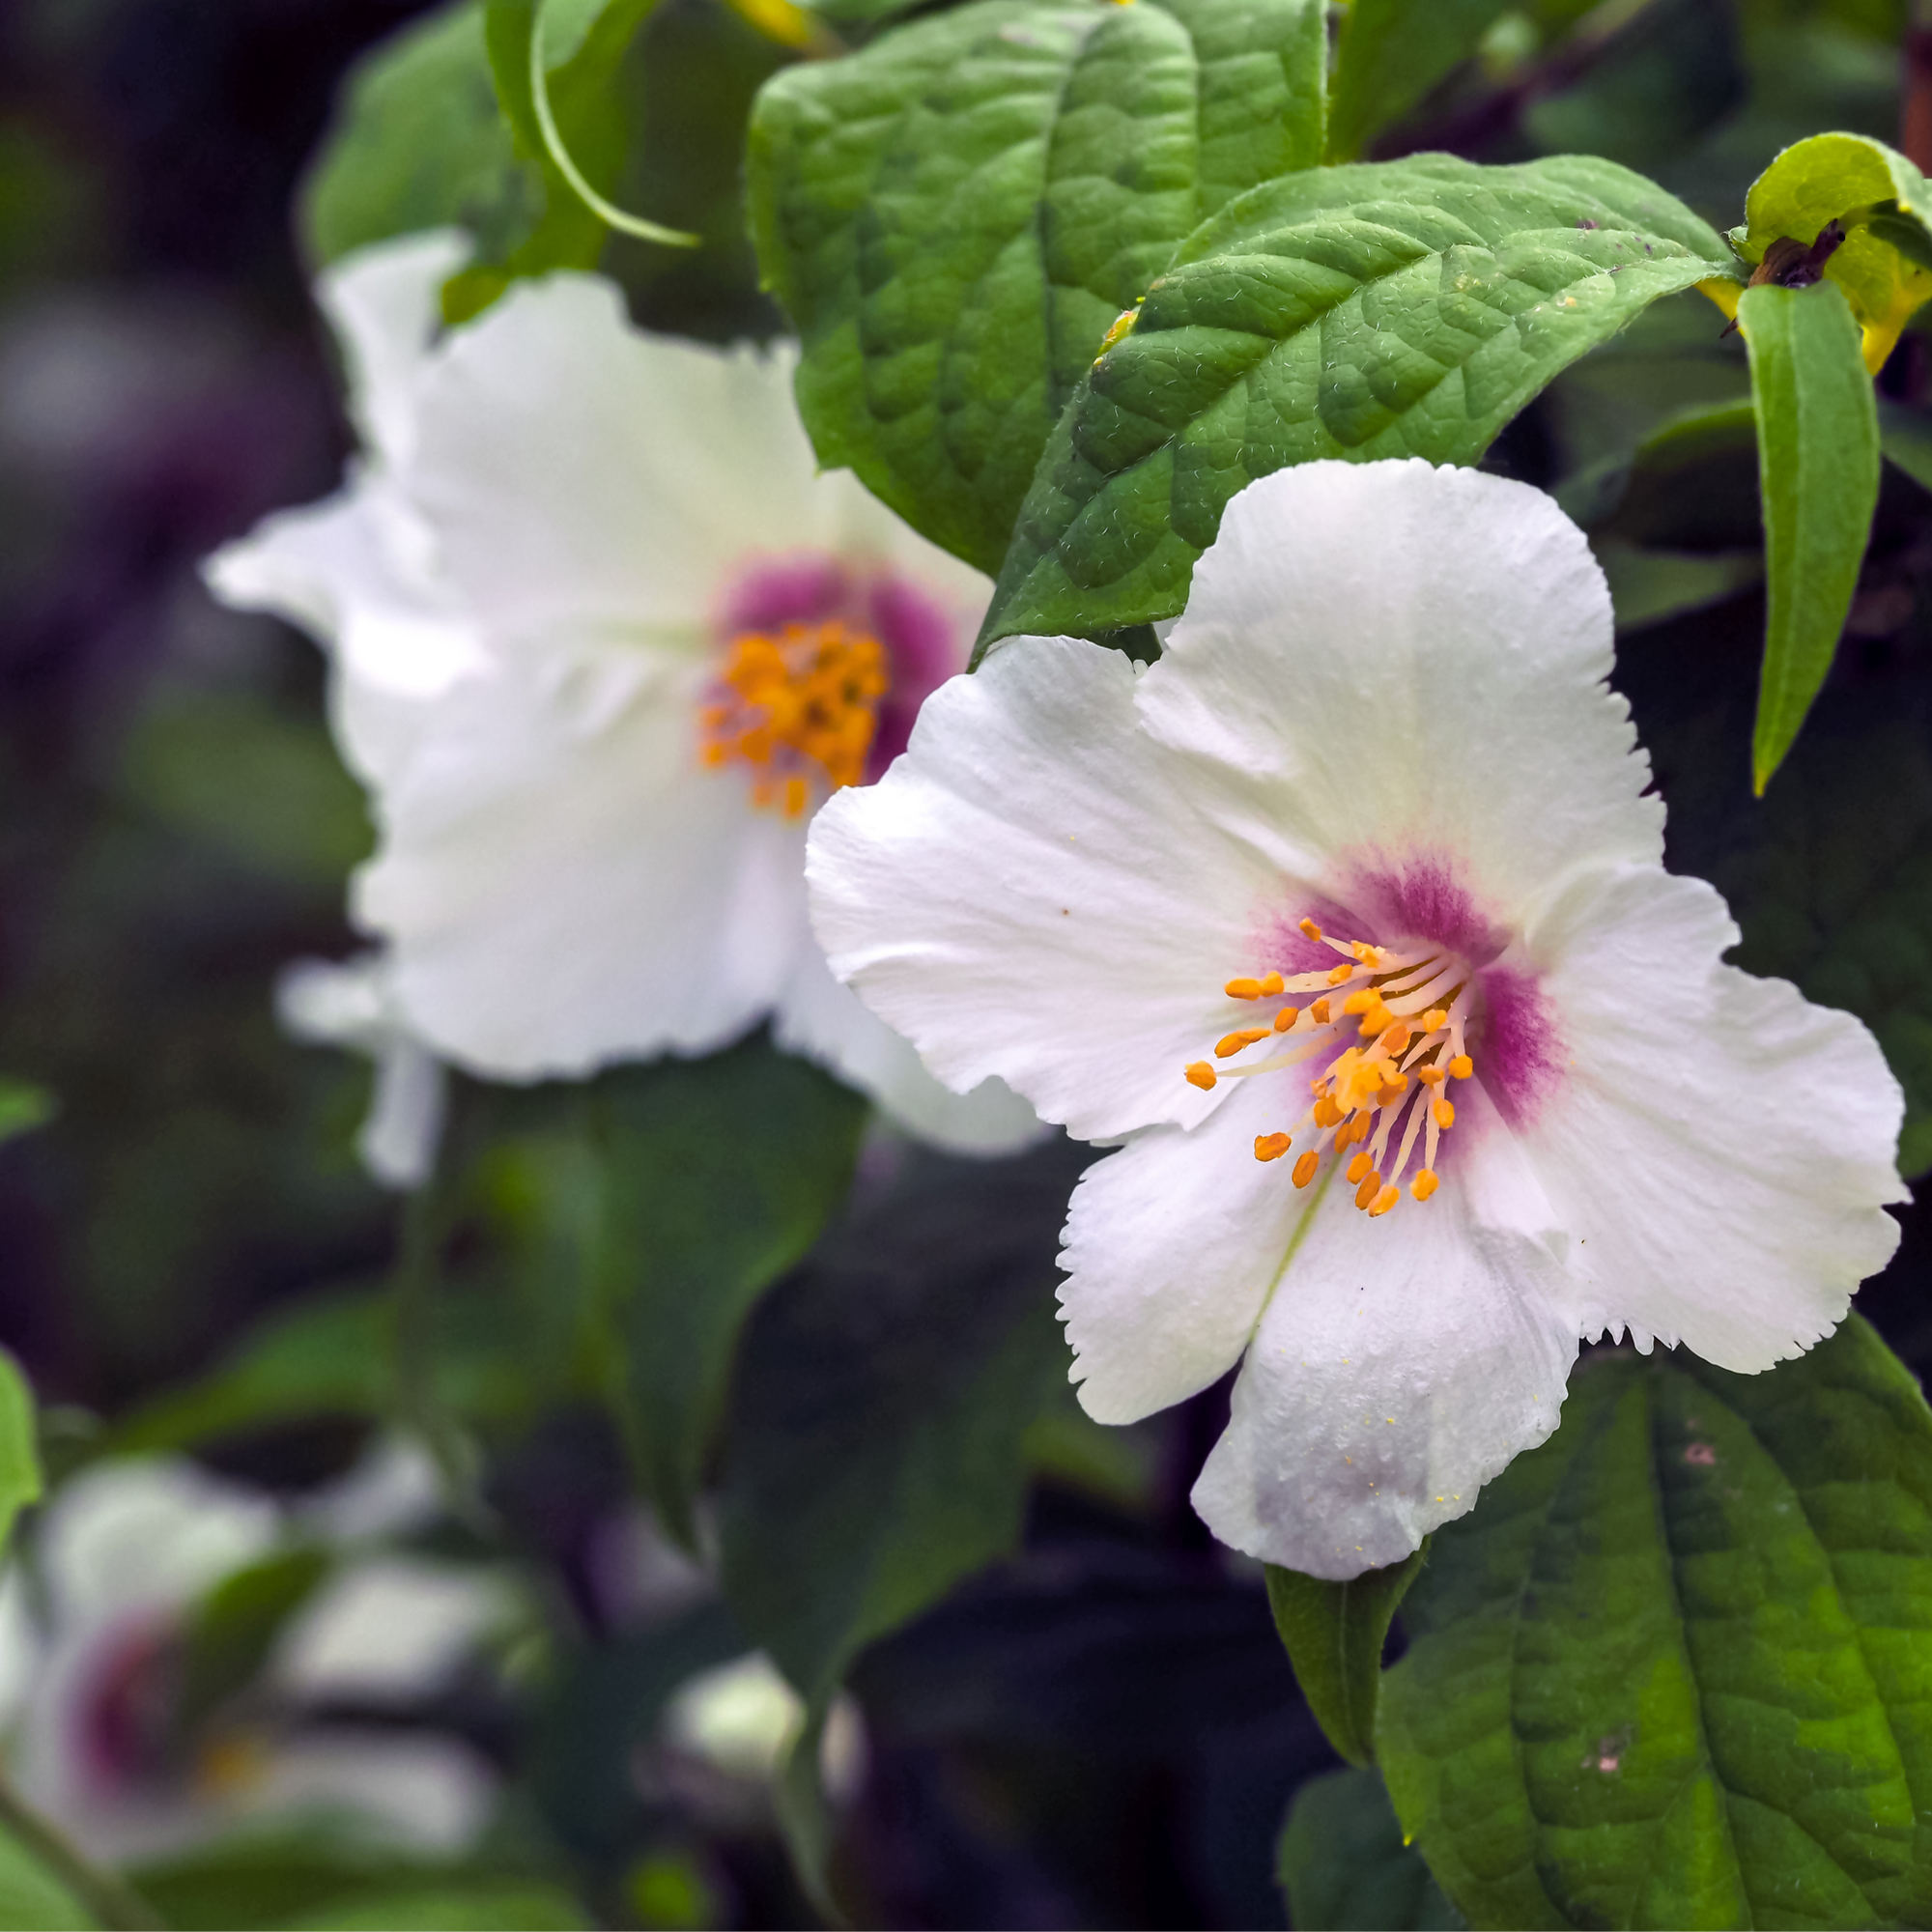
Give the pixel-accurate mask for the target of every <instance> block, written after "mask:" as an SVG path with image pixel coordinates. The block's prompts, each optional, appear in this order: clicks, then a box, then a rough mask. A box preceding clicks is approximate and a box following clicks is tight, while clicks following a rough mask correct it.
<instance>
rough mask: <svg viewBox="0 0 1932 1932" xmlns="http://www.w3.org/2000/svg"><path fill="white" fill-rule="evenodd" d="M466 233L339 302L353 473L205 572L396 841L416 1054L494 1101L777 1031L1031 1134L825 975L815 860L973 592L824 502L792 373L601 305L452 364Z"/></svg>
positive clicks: (853, 487) (385, 934) (394, 906)
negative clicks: (766, 1029) (296, 651)
mask: <svg viewBox="0 0 1932 1932" xmlns="http://www.w3.org/2000/svg"><path fill="white" fill-rule="evenodd" d="M464 246H465V244H464V243H463V242H462V241H461V240H460V239H459V238H457V237H455V236H453V235H449V234H433V235H427V236H418V237H412V238H408V239H406V240H403V241H397V242H387V243H383V244H380V245H378V246H377V247H374V248H371V249H368V250H365V251H363V252H361V253H360V254H358V255H355V256H353V257H350V258H347V259H345V260H344V261H343V262H342V263H340V264H338V265H336V267H334V268H333V269H331V270H329V271H328V273H327V275H326V276H325V277H324V278H323V280H322V283H321V285H320V288H319V291H318V296H319V299H320V301H321V303H322V305H323V307H324V309H325V310H326V311H327V314H328V316H329V319H330V321H331V322H332V323H333V325H334V327H335V329H336V332H337V334H338V336H339V338H340V340H341V343H342V347H343V354H344V357H345V360H346V362H347V364H348V368H349V374H350V380H351V385H352V401H353V408H354V412H355V419H356V423H357V426H358V428H359V430H360V433H361V436H362V440H363V443H364V451H365V453H364V456H363V458H362V460H361V461H360V463H359V464H358V465H357V466H356V468H355V470H354V472H353V474H352V476H351V479H350V482H349V486H348V488H347V489H346V490H345V491H344V492H343V493H342V494H341V495H340V496H338V497H333V498H331V499H330V500H328V501H327V502H326V503H323V504H320V505H317V506H314V507H312V508H308V509H304V510H298V511H294V512H289V513H285V514H283V515H280V516H277V517H273V518H270V520H269V521H268V522H267V523H266V524H265V525H264V526H262V527H261V529H260V530H258V531H257V532H256V533H255V534H254V535H253V536H251V537H249V538H248V539H246V540H245V541H243V542H241V543H240V544H237V545H234V546H231V547H230V548H229V549H227V550H225V551H223V552H222V553H221V554H219V555H217V556H216V557H214V558H213V559H212V561H211V563H210V566H209V571H208V576H209V581H210V582H211V584H212V585H213V588H214V589H215V591H216V592H217V594H218V595H220V596H221V597H223V598H225V599H226V600H227V601H229V602H230V603H233V604H236V605H240V606H244V607H249V608H255V609H262V610H270V611H276V612H278V613H280V614H282V615H284V616H287V617H290V618H292V619H293V620H294V621H296V622H298V623H299V624H302V625H304V626H305V627H306V628H307V629H309V630H310V631H311V632H313V633H314V634H316V635H317V636H318V637H320V638H322V639H324V640H325V641H326V642H327V644H328V646H329V648H330V652H331V661H332V666H333V680H332V694H333V698H332V701H333V710H334V722H335V726H336V731H337V736H338V739H339V741H340V743H341V746H342V749H343V753H344V756H345V757H346V758H347V760H348V762H349V763H350V765H351V766H352V767H353V768H354V769H355V772H356V773H357V774H358V775H359V776H360V777H361V778H362V780H363V781H364V782H365V783H366V784H367V785H368V786H369V788H370V791H371V793H372V800H373V807H374V811H375V816H376V820H377V825H378V830H379V835H380V843H379V849H378V852H377V854H376V857H375V858H374V859H373V860H372V861H371V862H370V863H369V864H368V865H367V866H366V867H363V869H362V870H361V872H360V873H359V874H358V876H357V878H356V880H355V892H354V907H353V909H354V912H355V919H356V921H357V923H358V924H360V925H361V926H362V927H363V928H364V929H365V930H366V931H368V932H369V933H371V934H372V935H374V936H376V937H378V938H379V939H380V940H381V941H382V942H383V944H384V949H385V960H386V964H385V967H384V973H385V976H386V983H387V989H388V994H389V997H390V998H391V999H392V1000H393V1003H394V1010H395V1012H396V1013H397V1014H398V1015H399V1016H400V1018H401V1020H402V1022H403V1023H404V1024H405V1025H406V1026H407V1028H408V1029H409V1032H410V1034H411V1035H412V1037H414V1038H416V1039H417V1040H419V1041H420V1042H421V1043H422V1044H423V1045H424V1046H425V1047H427V1048H428V1049H430V1050H432V1051H434V1052H435V1053H438V1054H440V1055H441V1056H443V1057H444V1058H445V1059H447V1060H449V1061H451V1062H452V1063H454V1064H456V1065H462V1066H465V1067H467V1068H469V1069H471V1070H474V1071H476V1072H478V1073H482V1074H484V1075H488V1076H493V1077H497V1078H509V1079H537V1078H543V1077H548V1076H554V1075H580V1074H583V1073H587V1072H589V1071H591V1070H593V1069H594V1068H597V1067H599V1066H602V1065H608V1064H610V1063H611V1062H613V1061H618V1060H627V1059H639V1058H644V1057H648V1056H651V1055H655V1054H659V1053H663V1052H666V1051H671V1052H678V1053H693V1054H695V1053H706V1052H710V1051H712V1050H714V1049H717V1048H720V1047H723V1046H725V1045H726V1044H728V1043H729V1042H730V1041H732V1040H733V1039H735V1038H737V1037H740V1036H741V1035H743V1034H744V1033H746V1032H747V1031H748V1030H750V1029H751V1028H753V1027H755V1026H756V1025H758V1024H759V1023H760V1022H761V1021H764V1020H766V1019H769V1020H770V1022H771V1024H772V1027H773V1031H774V1035H775V1037H776V1038H777V1039H778V1041H779V1043H780V1044H781V1046H784V1047H786V1048H789V1049H793V1050H796V1051H798V1052H801V1053H805V1054H808V1055H810V1056H812V1057H813V1058H816V1059H818V1060H820V1061H822V1062H824V1063H825V1064H826V1065H829V1066H831V1067H832V1068H833V1069H834V1070H835V1071H837V1072H838V1074H839V1075H840V1076H841V1077H843V1078H844V1079H846V1080H848V1081H850V1082H851V1083H852V1084H854V1085H855V1086H857V1087H859V1088H861V1089H863V1090H865V1091H866V1092H867V1093H868V1094H872V1095H873V1096H874V1098H876V1099H877V1101H878V1102H879V1104H880V1105H881V1106H882V1107H883V1108H884V1109H885V1110H886V1111H887V1112H888V1113H889V1114H890V1115H892V1116H893V1117H894V1118H895V1119H896V1120H897V1121H898V1122H900V1123H902V1124H903V1125H905V1126H906V1127H908V1128H909V1129H911V1130H912V1131H914V1132H916V1133H918V1134H920V1135H921V1136H923V1138H926V1139H928V1140H932V1141H935V1142H937V1143H939V1144H941V1145H945V1146H950V1147H953V1148H957V1149H961V1150H967V1151H995V1150H998V1149H1001V1148H1005V1147H1009V1146H1013V1145H1016V1144H1018V1143H1019V1142H1021V1141H1023V1140H1025V1139H1027V1138H1029V1137H1030V1136H1031V1135H1032V1134H1033V1133H1034V1132H1036V1131H1037V1122H1035V1121H1034V1118H1033V1116H1032V1114H1031V1113H1030V1111H1029V1110H1028V1109H1027V1108H1026V1107H1025V1106H1024V1104H1023V1103H1022V1102H1020V1101H1019V1100H1018V1099H1017V1098H1016V1097H1015V1096H1014V1095H1013V1094H1011V1093H1009V1091H1008V1090H1006V1089H1005V1088H1004V1087H1003V1086H1001V1085H1000V1083H998V1082H988V1083H985V1084H984V1085H983V1086H982V1087H981V1088H980V1090H978V1091H977V1092H975V1093H973V1094H970V1095H968V1096H965V1097H961V1096H958V1095H955V1094H952V1093H950V1092H949V1091H948V1090H946V1089H945V1088H943V1087H941V1086H940V1085H939V1084H938V1083H937V1082H935V1081H934V1080H932V1078H931V1077H930V1076H929V1075H928V1074H927V1073H926V1072H925V1071H924V1069H923V1066H922V1065H920V1062H919V1059H918V1056H917V1055H916V1054H914V1053H913V1052H912V1050H911V1049H910V1047H908V1046H907V1045H906V1044H905V1042H904V1041H903V1040H901V1039H899V1038H898V1037H896V1036H895V1035H894V1034H893V1033H892V1032H891V1031H889V1030H888V1029H887V1028H886V1027H885V1026H884V1025H882V1024H881V1023H880V1022H879V1021H878V1020H877V1019H875V1018H874V1017H873V1016H872V1015H871V1014H869V1013H868V1012H867V1010H866V1009H865V1008H864V1007H863V1006H862V1005H861V1004H860V1003H859V1002H858V1001H857V1000H855V999H854V998H853V997H852V995H851V994H850V993H848V992H847V991H846V990H845V989H844V988H843V987H841V986H840V985H838V982H837V981H836V980H834V979H833V978H832V976H831V974H830V973H829V972H828V971H827V970H826V966H825V961H824V958H823V955H822V954H821V953H820V952H819V950H818V948H817V946H816V944H815V943H814V941H813V939H812V937H811V932H810V923H809V922H808V918H807V913H806V898H805V877H804V861H805V838H806V831H807V826H808V823H809V820H810V815H811V813H812V812H813V811H814V810H816V809H817V808H818V807H819V805H820V804H821V803H822V802H823V801H824V799H825V798H826V797H827V796H828V795H829V794H830V793H831V792H832V791H834V790H835V789H837V788H838V787H841V786H846V785H851V784H857V783H862V782H864V781H868V780H871V779H874V778H876V777H877V776H878V775H879V773H880V772H882V771H883V770H884V768H885V766H886V765H887V764H888V763H889V762H890V761H891V759H892V758H893V756H894V755H895V753H897V752H898V751H899V750H900V748H901V747H902V746H903V745H904V743H905V740H906V735H907V733H908V731H909V730H910V728H911V725H912V720H913V717H914V715H915V714H916V713H917V711H918V708H919V705H920V702H921V700H922V699H923V697H924V696H925V695H926V694H927V693H928V692H929V691H931V690H932V689H933V688H934V687H935V686H937V685H938V684H940V683H941V682H942V681H944V679H945V678H946V677H947V676H949V675H950V674H951V673H952V671H954V670H956V669H958V668H960V667H961V666H962V665H963V663H964V661H965V656H966V651H967V648H968V646H969V644H970V642H971V639H972V637H973V634H974V630H975V626H976V624H977V621H978V619H979V617H980V613H981V612H982V611H983V610H984V607H985V602H986V597H987V594H988V586H987V583H986V582H985V580H984V579H983V578H982V577H980V575H979V574H978V573H977V572H975V571H973V570H971V569H969V568H968V567H966V566H965V565H963V564H961V563H958V562H957V561H955V560H954V559H953V558H952V557H950V556H947V555H946V554H944V553H942V552H940V551H938V550H936V549H935V548H933V547H932V546H931V545H930V544H928V543H926V542H925V541H924V540H923V538H921V537H919V536H917V535H915V534H914V533H913V531H912V530H910V529H909V528H908V527H907V526H905V525H904V524H903V523H901V522H900V521H899V520H898V519H897V518H896V517H895V516H894V515H893V514H892V513H891V512H890V511H889V510H887V509H885V508H884V507H883V506H882V505H881V504H880V503H879V502H878V501H877V500H876V499H875V498H874V497H871V496H870V495H869V494H868V493H867V491H866V490H865V489H864V488H863V487H862V486H861V485H860V484H859V483H858V481H857V480H856V479H855V478H854V477H853V476H852V475H851V474H850V473H849V472H846V471H842V470H840V471H834V472H831V473H828V474H823V475H821V474H818V473H816V467H815V461H814V458H813V456H812V452H811V448H810V443H809V442H808V440H807V439H806V436H805V432H804V429H803V427H802V425H801V424H800V422H799V419H798V414H797V411H796V408H795V406H794V404H793V402H792V398H791V376H792V370H793V366H794V361H795V354H794V352H793V351H791V350H789V349H785V348H781V349H778V350H775V351H773V352H772V353H770V354H761V353H758V352H755V351H753V350H751V349H748V348H739V349H735V350H729V351H722V350H715V349H709V348H704V347H700V346H699V345H697V344H695V343H691V342H683V341H676V340H672V339H669V338H666V337H659V336H652V335H647V334H644V333H641V332H639V331H638V330H637V329H634V328H633V327H630V326H629V324H628V323H627V321H626V320H625V317H624V315H623V311H622V304H621V301H620V298H619V297H618V294H617V291H616V290H615V289H614V288H612V287H611V285H610V284H608V283H606V282H604V281H601V280H599V279H597V278H596V277H594V276H589V275H581V274H557V275H554V276H551V277H550V278H548V279H546V280H544V281H541V282H537V283H522V284H519V285H518V286H517V287H515V288H513V289H512V290H511V291H510V293H509V294H508V295H506V296H505V297H504V298H502V300H501V301H499V302H498V303H497V305H496V306H495V307H494V308H492V309H491V310H490V311H489V312H488V313H487V314H486V315H484V316H483V317H482V318H480V319H479V320H478V321H476V322H474V323H472V324H469V325H468V326H466V327H461V328H458V329H454V330H451V331H449V332H448V333H446V334H443V335H441V336H440V337H439V335H438V327H439V322H438V316H439V311H438V291H439V289H440V285H441V283H442V281H443V279H444V278H445V277H446V276H447V275H448V274H449V272H450V271H451V270H452V269H453V268H455V267H456V266H458V264H459V263H460V261H461V259H462V256H463V250H464Z"/></svg>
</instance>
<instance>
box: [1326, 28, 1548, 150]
mask: <svg viewBox="0 0 1932 1932" xmlns="http://www.w3.org/2000/svg"><path fill="white" fill-rule="evenodd" d="M1509 4H1510V0H1352V4H1351V5H1350V8H1349V11H1348V13H1347V14H1345V15H1344V17H1343V21H1342V36H1341V42H1340V44H1339V45H1338V46H1337V48H1336V54H1335V78H1334V81H1333V82H1332V84H1331V92H1330V98H1329V104H1328V155H1329V158H1330V159H1331V160H1337V161H1351V160H1353V159H1354V158H1355V156H1357V155H1359V154H1360V153H1361V152H1362V150H1363V149H1364V148H1366V147H1367V146H1368V145H1369V142H1370V141H1371V140H1372V139H1373V138H1374V136H1375V135H1376V133H1377V132H1378V130H1379V129H1380V128H1385V127H1387V126H1388V125H1389V123H1390V122H1392V121H1400V120H1401V119H1402V117H1403V116H1404V115H1405V114H1406V113H1407V112H1408V111H1409V109H1410V108H1412V107H1414V106H1416V105H1418V104H1419V103H1420V102H1421V100H1422V99H1423V97H1424V96H1425V95H1427V94H1428V93H1429V92H1430V90H1431V89H1432V88H1434V87H1435V84H1436V83H1437V82H1438V81H1440V80H1442V79H1444V78H1445V77H1446V76H1447V75H1448V74H1449V73H1451V72H1452V71H1454V70H1455V69H1456V68H1458V67H1460V66H1461V65H1462V64H1463V62H1464V61H1465V60H1467V59H1468V58H1469V56H1470V55H1471V54H1472V53H1474V52H1475V51H1476V45H1477V43H1478V42H1480V41H1481V40H1482V38H1483V36H1484V34H1485V33H1487V32H1488V31H1489V28H1490V24H1491V22H1492V21H1493V20H1494V19H1495V17H1496V15H1497V14H1500V13H1502V12H1503V11H1504V9H1505V8H1506V7H1508V5H1509Z"/></svg>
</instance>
